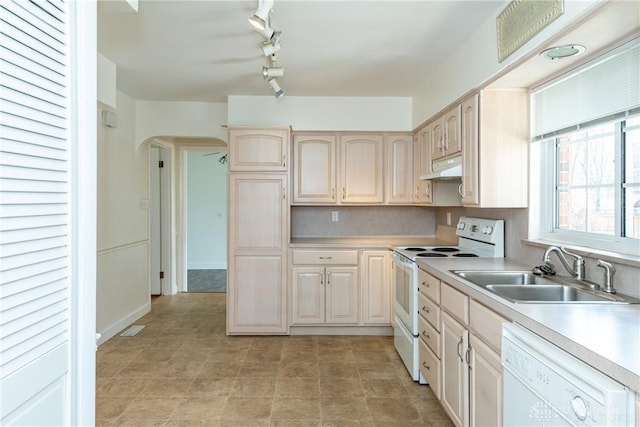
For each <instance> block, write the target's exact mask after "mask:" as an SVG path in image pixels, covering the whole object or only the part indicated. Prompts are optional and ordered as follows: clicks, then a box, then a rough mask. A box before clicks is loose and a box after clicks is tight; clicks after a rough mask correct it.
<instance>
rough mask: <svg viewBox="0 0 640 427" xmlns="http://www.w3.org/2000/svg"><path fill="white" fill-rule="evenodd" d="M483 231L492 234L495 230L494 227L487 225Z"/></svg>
mask: <svg viewBox="0 0 640 427" xmlns="http://www.w3.org/2000/svg"><path fill="white" fill-rule="evenodd" d="M483 231H484V234H491V233H492V232H493V227H490V226H486V227H485V228H484V230H483Z"/></svg>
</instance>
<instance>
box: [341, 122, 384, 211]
mask: <svg viewBox="0 0 640 427" xmlns="http://www.w3.org/2000/svg"><path fill="white" fill-rule="evenodd" d="M383 156H384V148H383V137H382V135H379V134H378V135H376V134H362V135H352V134H348V135H340V178H341V181H340V186H341V189H340V202H341V203H356V204H360V203H367V204H376V203H383V201H384V181H383V177H384V163H383Z"/></svg>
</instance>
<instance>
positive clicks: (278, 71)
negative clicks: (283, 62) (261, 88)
mask: <svg viewBox="0 0 640 427" xmlns="http://www.w3.org/2000/svg"><path fill="white" fill-rule="evenodd" d="M282 76H284V68H282V67H262V77H264V78H265V79H269V78H272V77H282Z"/></svg>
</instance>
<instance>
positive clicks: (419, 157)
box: [413, 125, 433, 205]
mask: <svg viewBox="0 0 640 427" xmlns="http://www.w3.org/2000/svg"><path fill="white" fill-rule="evenodd" d="M431 130H432V127H431V125H427V126H425V127H424V128H422V129H421V130H420V131H418V132H417V133H416V138H415V139H414V141H413V170H414V172H413V186H414V191H413V204H414V205H430V204H431V203H432V202H433V192H432V189H433V184H432V182H431V181H423V180H421V179H420V176H421V175H426V174H428V173H431V137H432V133H431Z"/></svg>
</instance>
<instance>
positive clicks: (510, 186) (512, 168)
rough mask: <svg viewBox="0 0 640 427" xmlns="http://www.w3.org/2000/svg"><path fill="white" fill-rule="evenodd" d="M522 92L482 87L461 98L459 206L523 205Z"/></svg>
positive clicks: (525, 178) (525, 101)
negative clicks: (460, 195)
mask: <svg viewBox="0 0 640 427" xmlns="http://www.w3.org/2000/svg"><path fill="white" fill-rule="evenodd" d="M528 114H529V113H528V96H527V92H526V90H521V89H484V90H482V91H480V92H479V93H478V94H474V95H472V96H471V97H469V98H467V99H465V100H464V101H463V102H462V120H461V121H462V135H461V139H462V144H463V160H462V162H463V167H462V169H463V171H462V174H463V176H462V204H463V205H464V206H469V207H481V208H524V207H527V206H528V169H529V168H528V165H529V163H528V123H529V121H528V117H529V116H528Z"/></svg>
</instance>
